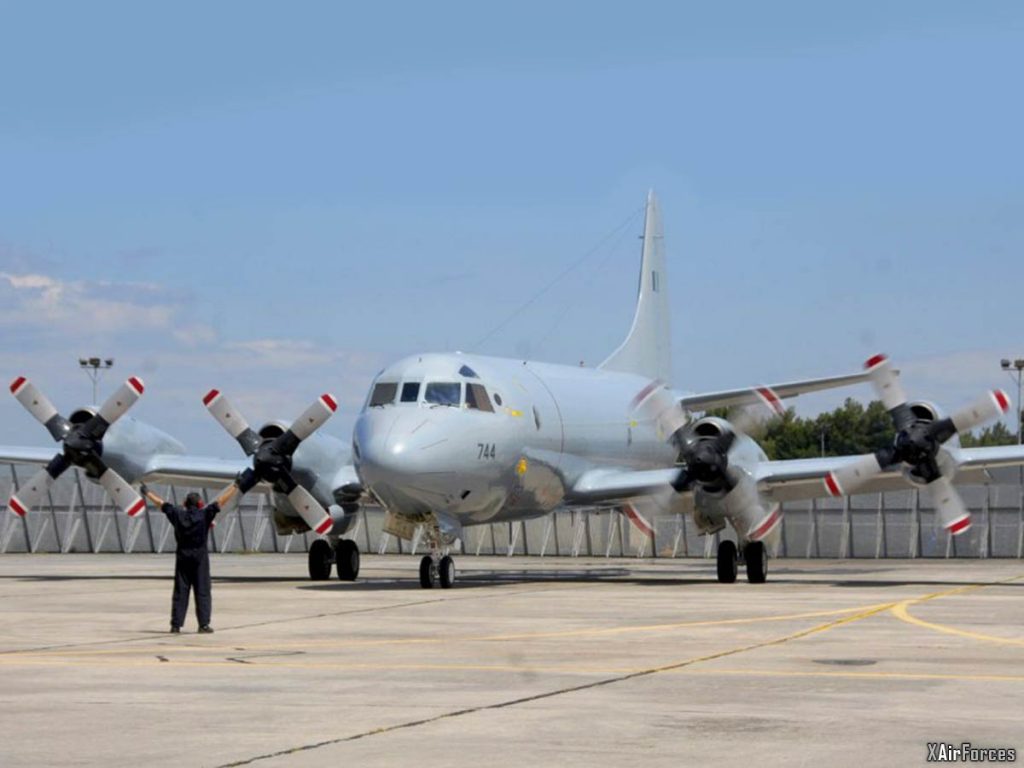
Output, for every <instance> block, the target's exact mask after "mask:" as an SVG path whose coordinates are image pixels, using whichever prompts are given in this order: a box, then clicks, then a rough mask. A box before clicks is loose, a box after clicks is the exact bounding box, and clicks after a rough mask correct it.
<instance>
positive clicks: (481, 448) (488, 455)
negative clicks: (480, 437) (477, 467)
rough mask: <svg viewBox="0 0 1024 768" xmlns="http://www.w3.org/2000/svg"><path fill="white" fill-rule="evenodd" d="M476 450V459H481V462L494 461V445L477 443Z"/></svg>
mask: <svg viewBox="0 0 1024 768" xmlns="http://www.w3.org/2000/svg"><path fill="white" fill-rule="evenodd" d="M476 449H477V456H476V457H477V458H478V459H480V460H481V461H482V460H483V459H493V458H494V452H495V451H494V443H477V444H476Z"/></svg>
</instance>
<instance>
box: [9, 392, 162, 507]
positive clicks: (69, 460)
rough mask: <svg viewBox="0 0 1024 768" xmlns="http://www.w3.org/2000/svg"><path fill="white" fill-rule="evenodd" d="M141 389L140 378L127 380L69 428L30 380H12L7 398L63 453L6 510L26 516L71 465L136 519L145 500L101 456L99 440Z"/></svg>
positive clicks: (70, 424)
mask: <svg viewBox="0 0 1024 768" xmlns="http://www.w3.org/2000/svg"><path fill="white" fill-rule="evenodd" d="M144 390H145V387H144V386H143V383H142V379H140V378H138V377H136V376H132V377H131V378H129V379H128V380H127V381H126V382H125V383H124V384H122V385H121V386H120V387H118V389H117V391H115V392H114V394H112V395H111V396H110V397H109V398H107V400H106V402H105V403H103V405H101V406H100V409H99V411H97V412H96V414H95V415H94V416H92V417H91V418H89V419H88V420H87V421H84V422H82V423H80V424H72V423H71V422H70V421H68V420H67V419H66V418H64V417H63V416H61V415H60V414H59V413H58V412H57V409H56V408H54V407H53V403H51V402H50V401H49V399H47V397H46V395H44V394H43V393H42V391H41V390H40V389H39V387H37V386H36V385H35V384H33V383H32V382H31V381H29V380H28V379H26V378H25V377H24V376H19V377H18V378H16V379H15V380H14V381H12V382H11V394H12V395H14V397H15V399H16V400H17V401H18V402H19V403H21V404H22V405H23V406H24V407H25V410H27V411H28V412H29V413H30V414H32V416H33V417H34V418H35V419H36V421H38V422H39V423H40V424H42V425H43V426H44V427H46V430H47V431H48V432H49V433H50V435H51V436H52V437H53V439H54V440H56V441H58V442H60V443H62V444H63V450H62V452H61V453H58V454H57V455H56V456H54V457H53V459H51V460H50V463H49V464H47V465H46V466H45V467H43V468H42V469H41V470H40V471H39V472H37V473H36V474H35V475H33V477H32V478H31V479H30V480H29V481H28V482H27V483H26V484H25V485H23V486H22V487H21V488H20V489H18V491H17V492H16V493H15V494H14V495H12V496H11V498H10V500H9V501H8V503H7V506H8V508H9V509H11V510H13V511H14V512H15V513H16V514H18V515H25V513H27V512H28V511H29V510H30V509H32V507H34V506H36V505H37V504H38V503H39V502H40V500H41V499H42V498H43V496H44V495H45V494H46V492H47V491H49V489H50V487H51V486H52V485H53V483H54V482H55V481H56V480H57V478H58V477H60V476H61V475H62V474H63V473H64V471H65V470H66V469H68V468H69V467H72V466H75V467H81V468H82V469H83V470H85V474H86V476H87V477H89V478H91V479H93V480H97V481H98V482H99V484H100V485H102V486H103V488H104V489H105V490H106V492H107V493H108V494H109V495H110V498H111V499H112V500H113V501H114V503H115V504H116V505H117V506H118V507H120V508H121V509H123V510H124V511H125V512H127V513H128V516H129V517H135V516H136V515H137V514H139V512H141V511H142V510H143V509H145V508H146V502H144V501H143V500H142V498H141V497H140V496H139V494H138V493H136V492H135V489H134V488H132V487H131V486H130V485H128V483H127V482H125V480H124V478H123V477H121V476H120V475H119V474H117V472H115V471H114V470H113V469H111V468H110V467H108V466H107V465H106V464H105V463H104V461H103V458H102V456H103V436H104V435H105V434H106V433H107V430H108V429H110V426H111V425H112V424H114V423H115V422H116V421H117V420H118V419H119V418H121V417H122V416H124V414H125V413H126V412H127V411H128V409H129V408H131V407H132V406H133V405H135V402H136V401H137V400H138V399H139V397H141V396H142V393H143V391H144Z"/></svg>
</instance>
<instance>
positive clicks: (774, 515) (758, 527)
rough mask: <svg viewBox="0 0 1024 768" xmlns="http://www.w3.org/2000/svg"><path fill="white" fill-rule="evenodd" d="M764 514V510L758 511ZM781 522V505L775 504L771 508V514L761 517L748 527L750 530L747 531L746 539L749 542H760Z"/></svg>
mask: <svg viewBox="0 0 1024 768" xmlns="http://www.w3.org/2000/svg"><path fill="white" fill-rule="evenodd" d="M760 511H761V512H764V509H763V508H761V509H760ZM781 521H782V505H781V504H776V505H774V506H773V507H772V510H771V512H769V513H768V514H766V515H764V516H763V517H761V518H760V519H759V520H758V521H757V522H755V523H754V524H753V525H752V526H750V530H748V531H747V538H748V539H750V540H751V541H761V539H763V538H764V537H765V536H767V535H768V534H770V533H771V532H772V531H774V530H775V526H777V525H778V524H779V523H780V522H781Z"/></svg>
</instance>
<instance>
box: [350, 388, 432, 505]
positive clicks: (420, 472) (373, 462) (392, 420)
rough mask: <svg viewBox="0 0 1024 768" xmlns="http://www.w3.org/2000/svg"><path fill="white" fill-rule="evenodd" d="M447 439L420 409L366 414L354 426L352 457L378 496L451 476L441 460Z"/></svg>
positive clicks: (385, 410) (374, 411)
mask: <svg viewBox="0 0 1024 768" xmlns="http://www.w3.org/2000/svg"><path fill="white" fill-rule="evenodd" d="M446 442H447V438H446V436H445V435H444V434H443V431H442V430H441V429H440V428H439V425H438V424H436V423H434V420H433V419H432V418H431V414H429V413H425V412H424V411H422V410H421V409H418V408H417V409H412V408H410V409H407V410H404V411H403V410H399V409H380V410H373V409H371V410H368V411H367V412H366V413H364V414H363V415H362V416H360V418H359V421H358V422H357V423H356V430H355V445H354V453H355V455H356V467H357V469H358V471H359V474H360V476H361V477H362V479H363V482H364V483H366V484H367V485H369V486H370V487H371V488H372V489H373V490H374V492H376V493H377V494H378V495H387V491H388V489H390V488H394V487H398V486H405V485H408V484H409V483H410V482H412V483H413V484H415V485H420V486H423V485H424V483H423V481H424V480H425V479H428V478H431V477H432V478H435V479H439V477H440V476H442V475H445V474H451V473H450V472H447V471H446V467H445V462H444V460H443V455H442V454H443V453H444V444H445V443H446Z"/></svg>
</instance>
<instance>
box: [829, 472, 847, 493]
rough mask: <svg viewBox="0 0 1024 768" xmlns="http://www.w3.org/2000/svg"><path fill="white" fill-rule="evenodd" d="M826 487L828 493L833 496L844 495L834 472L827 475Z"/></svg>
mask: <svg viewBox="0 0 1024 768" xmlns="http://www.w3.org/2000/svg"><path fill="white" fill-rule="evenodd" d="M825 487H826V488H827V489H828V492H829V493H830V494H832V495H833V496H842V495H843V491H842V489H841V488H840V487H839V483H837V482H836V476H835V474H834V473H832V472H829V473H828V474H827V475H825Z"/></svg>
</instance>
